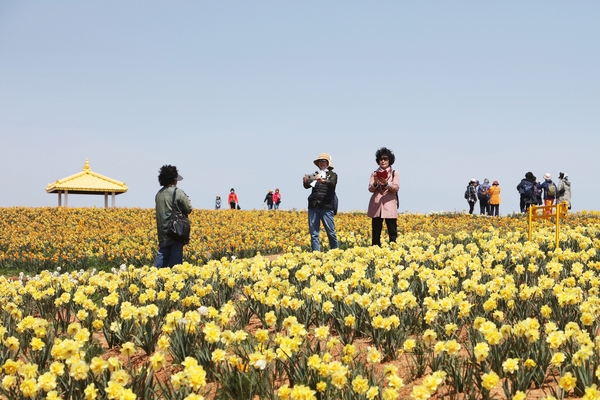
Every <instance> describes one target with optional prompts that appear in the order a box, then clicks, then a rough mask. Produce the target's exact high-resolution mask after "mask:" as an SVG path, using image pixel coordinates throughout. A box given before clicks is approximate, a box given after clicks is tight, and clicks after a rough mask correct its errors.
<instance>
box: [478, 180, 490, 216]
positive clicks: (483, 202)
mask: <svg viewBox="0 0 600 400" xmlns="http://www.w3.org/2000/svg"><path fill="white" fill-rule="evenodd" d="M489 190H490V180H489V179H488V178H485V179H484V180H483V183H482V184H481V185H479V187H478V188H477V198H478V199H479V214H480V215H489V214H490V193H489Z"/></svg>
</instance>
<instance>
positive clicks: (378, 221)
mask: <svg viewBox="0 0 600 400" xmlns="http://www.w3.org/2000/svg"><path fill="white" fill-rule="evenodd" d="M383 220H384V219H383V218H380V217H375V218H373V219H372V220H371V228H372V230H373V233H372V235H373V240H372V242H371V243H372V244H373V246H381V230H382V229H383ZM385 226H386V227H387V232H388V236H389V237H390V242H395V241H396V238H397V237H398V220H396V218H385Z"/></svg>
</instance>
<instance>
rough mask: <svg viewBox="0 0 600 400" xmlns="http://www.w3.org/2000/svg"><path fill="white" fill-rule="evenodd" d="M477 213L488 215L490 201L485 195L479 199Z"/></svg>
mask: <svg viewBox="0 0 600 400" xmlns="http://www.w3.org/2000/svg"><path fill="white" fill-rule="evenodd" d="M479 214H481V215H486V214H487V215H489V214H490V203H489V199H488V198H487V197H483V198H481V199H479Z"/></svg>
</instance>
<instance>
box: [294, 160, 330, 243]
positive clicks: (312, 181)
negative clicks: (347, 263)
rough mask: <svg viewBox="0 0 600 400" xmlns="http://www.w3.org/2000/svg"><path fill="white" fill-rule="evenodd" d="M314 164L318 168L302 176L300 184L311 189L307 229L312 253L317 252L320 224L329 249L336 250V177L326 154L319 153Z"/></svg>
mask: <svg viewBox="0 0 600 400" xmlns="http://www.w3.org/2000/svg"><path fill="white" fill-rule="evenodd" d="M314 164H315V165H316V166H317V167H318V168H319V170H318V171H316V172H315V173H314V174H310V177H309V176H307V175H304V178H303V179H302V183H303V185H304V188H305V189H311V192H310V195H309V196H308V229H309V231H310V245H311V248H312V250H313V251H319V250H320V249H321V244H320V243H319V232H320V227H321V222H323V227H324V228H325V232H327V237H328V238H329V248H330V249H337V248H338V240H337V235H336V233H335V223H334V221H333V217H334V215H335V213H336V211H337V205H336V198H337V197H336V194H335V188H336V186H337V181H338V176H337V174H336V173H335V172H333V163H332V162H331V156H330V155H329V154H328V153H321V154H319V157H317V159H316V160H314Z"/></svg>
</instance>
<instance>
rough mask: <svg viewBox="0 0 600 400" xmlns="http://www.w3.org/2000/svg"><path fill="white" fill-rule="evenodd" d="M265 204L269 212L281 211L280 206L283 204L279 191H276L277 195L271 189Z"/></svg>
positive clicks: (264, 201)
mask: <svg viewBox="0 0 600 400" xmlns="http://www.w3.org/2000/svg"><path fill="white" fill-rule="evenodd" d="M263 204H266V205H267V209H268V210H279V205H280V204H281V193H280V192H279V189H275V193H273V191H272V190H270V189H269V193H267V195H266V196H265V199H264V200H263Z"/></svg>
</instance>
